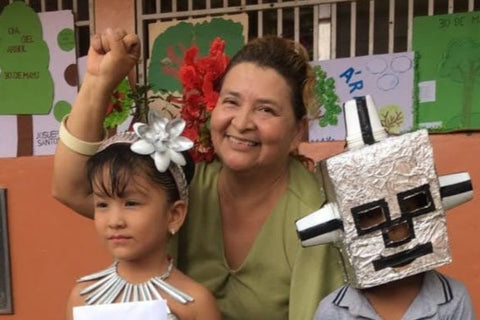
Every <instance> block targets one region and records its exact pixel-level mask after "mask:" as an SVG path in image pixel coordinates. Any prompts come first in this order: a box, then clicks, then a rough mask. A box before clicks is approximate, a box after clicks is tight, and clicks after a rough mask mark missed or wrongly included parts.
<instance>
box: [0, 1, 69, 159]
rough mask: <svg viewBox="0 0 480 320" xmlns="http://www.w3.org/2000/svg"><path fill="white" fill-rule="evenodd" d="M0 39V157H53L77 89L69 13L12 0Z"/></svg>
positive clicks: (1, 19) (0, 21)
mask: <svg viewBox="0 0 480 320" xmlns="http://www.w3.org/2000/svg"><path fill="white" fill-rule="evenodd" d="M0 38H1V39H2V41H1V42H0V101H2V103H1V104H0V157H17V156H31V155H50V154H53V153H54V152H55V148H56V144H57V140H58V128H59V125H60V121H61V119H62V118H63V116H64V115H65V114H67V113H69V112H70V109H71V106H72V103H73V100H74V98H75V96H76V94H77V88H78V76H77V74H78V72H77V65H76V54H75V33H74V18H73V14H72V12H71V11H70V10H62V11H51V12H42V13H36V12H35V11H34V10H33V9H32V8H30V7H29V6H28V5H26V4H25V3H24V2H22V1H16V2H13V3H12V4H10V5H8V6H6V7H5V8H4V9H3V11H2V12H1V13H0Z"/></svg>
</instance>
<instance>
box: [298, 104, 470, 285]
mask: <svg viewBox="0 0 480 320" xmlns="http://www.w3.org/2000/svg"><path fill="white" fill-rule="evenodd" d="M344 109H345V117H346V124H347V139H346V140H347V148H348V150H347V151H345V152H343V153H341V154H339V155H336V156H333V157H331V158H328V159H326V160H323V161H322V162H321V163H320V168H321V173H322V176H323V179H324V185H325V190H326V193H327V200H328V201H327V203H326V204H325V205H324V206H323V207H322V208H321V209H320V210H318V211H315V212H313V213H311V214H310V215H308V216H306V217H304V218H302V219H299V220H297V221H296V228H297V233H298V236H299V238H300V240H301V242H302V245H303V246H312V245H318V244H325V243H335V244H336V245H337V246H338V247H340V249H341V251H342V254H343V255H344V261H345V265H346V271H347V275H348V278H349V282H350V283H351V285H353V286H355V287H357V288H368V287H372V286H377V285H380V284H383V283H387V282H391V281H394V280H398V279H401V278H405V277H408V276H411V275H414V274H417V273H420V272H423V271H426V270H430V269H433V268H437V267H439V266H442V265H445V264H447V263H449V262H451V255H450V250H449V245H448V236H447V228H446V219H445V210H447V209H449V208H452V207H454V206H457V205H459V204H461V203H464V202H466V201H468V200H470V199H471V198H472V196H473V189H472V185H471V181H470V176H469V175H468V173H466V172H462V173H456V174H452V175H447V176H441V177H438V176H437V174H436V172H435V166H434V159H433V150H432V147H431V145H430V142H429V139H428V133H427V131H426V130H419V131H415V132H411V133H406V134H403V135H399V136H394V137H388V136H387V134H386V132H385V130H384V129H383V127H382V126H381V124H380V121H379V118H378V115H377V112H376V109H375V106H374V104H373V101H372V99H371V97H369V96H366V97H358V98H355V99H353V100H350V101H348V102H346V103H345V105H344Z"/></svg>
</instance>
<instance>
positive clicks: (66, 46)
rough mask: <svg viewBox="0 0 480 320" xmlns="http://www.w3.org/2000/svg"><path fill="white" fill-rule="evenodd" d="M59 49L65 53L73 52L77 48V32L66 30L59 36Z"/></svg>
mask: <svg viewBox="0 0 480 320" xmlns="http://www.w3.org/2000/svg"><path fill="white" fill-rule="evenodd" d="M57 43H58V47H59V48H60V49H62V50H63V51H67V52H68V51H71V50H73V49H74V48H75V32H74V31H73V29H70V28H65V29H63V30H62V31H60V32H59V33H58V35H57Z"/></svg>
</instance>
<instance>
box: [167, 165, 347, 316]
mask: <svg viewBox="0 0 480 320" xmlns="http://www.w3.org/2000/svg"><path fill="white" fill-rule="evenodd" d="M220 168H221V164H220V163H219V162H218V161H216V162H213V163H210V164H204V163H202V164H199V165H197V167H196V173H195V177H194V179H193V181H192V184H191V188H190V189H191V190H190V204H189V212H188V216H187V221H186V222H185V224H184V225H183V227H182V228H181V231H180V234H179V239H178V248H177V250H178V251H177V264H178V267H179V269H180V270H182V271H183V272H185V273H186V274H187V275H189V276H190V277H192V278H193V279H195V280H196V281H198V282H200V283H202V284H204V285H205V286H206V287H208V288H209V289H210V290H211V291H212V292H213V294H214V295H215V297H216V299H217V302H218V304H219V306H220V309H221V311H222V316H223V319H225V320H229V319H242V320H245V319H247V320H257V319H262V320H268V319H275V320H279V319H290V320H309V319H312V318H313V315H314V312H315V309H316V307H317V305H318V303H319V301H320V300H321V298H323V297H324V296H325V295H327V294H328V293H330V292H331V291H333V290H334V289H335V288H337V287H338V286H340V285H341V284H342V282H343V281H342V279H343V271H342V267H341V262H340V256H339V253H338V251H337V249H335V248H334V247H333V246H330V245H324V246H317V247H310V248H302V247H301V245H300V241H299V240H298V238H297V234H296V230H295V224H294V222H295V220H297V219H298V218H300V217H302V216H304V215H306V214H308V213H310V212H313V211H315V210H317V209H319V208H320V206H321V204H322V203H323V201H324V195H323V190H322V188H321V187H320V186H319V183H318V182H317V180H316V178H315V177H314V176H313V175H312V174H311V173H310V172H309V171H307V170H306V169H305V168H304V167H303V166H302V164H300V163H299V162H298V161H296V160H293V159H292V160H291V161H290V165H289V186H288V189H287V191H286V192H285V194H284V195H283V197H282V198H281V199H280V201H279V202H278V204H277V206H276V207H275V209H274V210H273V212H272V213H271V214H270V216H269V217H268V218H267V220H266V222H265V224H264V226H263V228H262V229H261V231H260V233H259V234H258V236H257V238H256V239H255V242H254V244H253V246H252V248H251V250H250V252H249V254H248V256H247V258H246V259H245V261H244V262H243V264H242V265H241V266H240V267H239V268H238V269H235V270H232V269H230V268H229V266H228V265H227V262H226V259H225V256H224V248H223V238H222V223H221V216H220V209H219V208H220V207H219V200H218V193H217V179H218V174H219V171H220ZM252 183H255V181H252Z"/></svg>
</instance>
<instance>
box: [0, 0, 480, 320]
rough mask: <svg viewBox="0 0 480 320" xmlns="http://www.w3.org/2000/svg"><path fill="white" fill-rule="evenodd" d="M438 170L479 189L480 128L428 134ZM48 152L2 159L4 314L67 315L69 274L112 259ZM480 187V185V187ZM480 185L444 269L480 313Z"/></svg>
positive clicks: (106, 12) (107, 22)
mask: <svg viewBox="0 0 480 320" xmlns="http://www.w3.org/2000/svg"><path fill="white" fill-rule="evenodd" d="M95 6H96V7H95V20H96V29H97V30H99V31H101V30H104V29H105V28H106V27H108V26H111V27H123V28H125V29H127V30H130V31H132V30H134V1H133V0H96V1H95ZM432 142H433V146H434V153H435V158H436V165H437V171H438V173H439V174H447V173H451V172H455V171H464V170H466V171H468V172H469V173H470V175H471V177H472V181H473V184H474V187H477V186H480V165H478V160H477V156H479V155H480V133H475V134H472V135H465V134H449V135H435V136H432ZM301 150H302V152H304V153H306V154H308V155H310V156H312V157H313V158H315V159H317V160H319V159H322V158H325V157H328V156H331V155H334V154H336V153H339V152H341V151H342V150H343V143H341V142H333V143H332V142H331V143H315V144H303V145H302V147H301ZM52 168H53V157H51V156H42V157H22V158H11V159H0V187H4V188H7V189H8V194H7V201H8V232H9V239H10V253H11V269H12V285H13V302H14V311H15V314H14V315H0V320H1V319H9V320H27V319H49V320H61V319H64V314H65V302H66V299H67V297H68V293H69V290H70V288H71V287H72V285H73V283H74V279H75V278H77V277H78V276H80V275H84V274H86V273H89V272H91V271H94V270H97V269H99V268H102V267H104V266H106V265H107V264H108V263H110V258H109V257H108V255H107V254H106V253H105V251H104V250H103V247H102V246H101V245H100V242H99V240H98V239H97V236H96V234H95V232H94V229H93V224H92V222H91V221H90V220H88V219H85V218H83V217H81V216H79V215H77V214H75V213H73V212H72V211H71V210H69V209H68V208H66V207H64V206H62V205H60V204H59V203H58V202H56V201H55V200H54V199H53V198H52V197H51V192H50V189H51V177H52ZM478 188H480V187H478ZM479 190H480V189H478V190H476V192H477V194H476V197H475V198H474V200H473V201H471V202H469V203H467V204H465V205H463V206H461V207H458V208H455V209H452V210H451V211H449V212H448V225H449V235H450V242H451V246H452V255H453V259H454V262H453V263H452V264H451V265H449V266H446V267H443V268H442V271H444V272H445V273H446V274H449V275H451V276H453V277H455V278H457V279H459V280H461V281H463V282H464V283H465V284H466V285H467V286H468V289H469V290H470V293H471V295H472V298H473V300H474V301H476V312H477V314H478V315H479V316H480V247H479V246H477V245H476V244H477V243H478V242H479V240H478V238H477V235H479V234H480V218H479V217H478V215H479V214H480V213H479V212H480V200H479V199H480V195H479V194H480V193H479V192H480V191H479Z"/></svg>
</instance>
